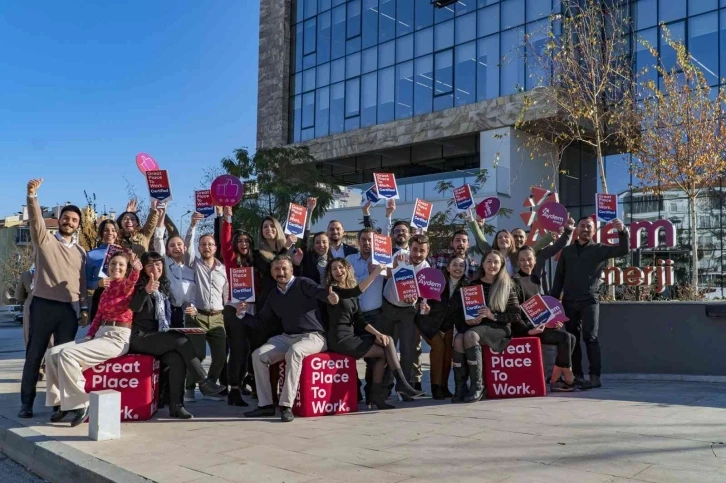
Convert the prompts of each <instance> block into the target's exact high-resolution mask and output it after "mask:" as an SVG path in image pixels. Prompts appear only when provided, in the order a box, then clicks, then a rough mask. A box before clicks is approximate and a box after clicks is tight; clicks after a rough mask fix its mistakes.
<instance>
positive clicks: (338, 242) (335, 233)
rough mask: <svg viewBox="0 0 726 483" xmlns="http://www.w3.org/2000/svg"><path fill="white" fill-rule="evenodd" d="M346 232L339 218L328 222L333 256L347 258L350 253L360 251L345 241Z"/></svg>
mask: <svg viewBox="0 0 726 483" xmlns="http://www.w3.org/2000/svg"><path fill="white" fill-rule="evenodd" d="M313 208H314V206H313ZM309 216H310V218H311V219H312V211H310V215H309ZM344 234H345V230H343V224H342V223H341V222H339V221H338V220H332V221H331V222H330V223H328V240H330V248H329V249H330V255H331V258H345V257H347V256H348V255H353V254H354V253H358V249H357V248H356V247H354V246H353V245H348V244H347V243H343V235H344ZM306 242H307V240H306Z"/></svg>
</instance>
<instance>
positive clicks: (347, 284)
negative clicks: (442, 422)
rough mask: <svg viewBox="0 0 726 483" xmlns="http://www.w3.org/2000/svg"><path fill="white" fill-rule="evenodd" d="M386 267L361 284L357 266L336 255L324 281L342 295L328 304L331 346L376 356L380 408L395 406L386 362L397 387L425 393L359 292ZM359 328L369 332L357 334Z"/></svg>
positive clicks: (374, 395)
mask: <svg viewBox="0 0 726 483" xmlns="http://www.w3.org/2000/svg"><path fill="white" fill-rule="evenodd" d="M383 270H384V267H382V266H380V265H378V266H376V267H375V268H373V271H372V272H371V274H370V275H369V276H368V278H366V279H365V280H364V281H363V282H361V283H360V284H358V283H357V281H356V278H355V271H354V270H353V266H352V265H351V264H350V262H348V261H347V260H346V259H344V258H335V259H333V260H332V261H331V262H330V264H328V266H327V267H326V270H325V282H324V285H327V286H329V287H332V288H333V291H334V292H335V293H337V294H338V296H339V297H340V302H339V303H338V304H336V305H327V306H326V307H327V309H328V324H329V325H328V350H330V351H332V352H337V353H339V354H344V355H347V356H351V357H355V358H356V359H362V358H366V359H369V358H370V359H375V360H376V363H375V366H374V368H373V386H372V389H371V403H372V404H374V405H375V406H376V407H377V408H378V409H393V408H394V406H391V405H390V404H388V403H386V399H385V396H384V391H383V387H382V386H381V383H382V382H383V373H384V371H385V369H386V365H388V367H389V368H390V369H391V371H392V372H393V374H394V376H395V378H396V382H397V384H396V391H397V392H398V393H399V394H405V395H406V396H409V397H412V398H413V397H418V396H421V395H423V392H422V391H417V390H416V389H414V388H413V387H411V386H410V385H409V383H408V381H406V378H405V377H404V375H403V371H402V370H401V364H400V363H399V362H398V354H397V353H396V347H395V344H394V342H393V340H392V339H391V338H390V337H388V336H387V335H384V334H381V333H380V332H378V331H377V330H376V329H375V328H374V327H373V326H372V325H371V324H368V323H366V322H365V320H364V319H363V313H362V312H361V310H360V304H359V303H358V296H359V295H361V294H362V293H363V292H364V291H365V290H366V289H367V288H368V286H369V285H370V284H371V283H373V281H374V280H375V278H376V277H378V276H380V274H381V273H382V272H383ZM355 329H358V332H359V333H361V332H367V333H363V334H362V335H356V331H355Z"/></svg>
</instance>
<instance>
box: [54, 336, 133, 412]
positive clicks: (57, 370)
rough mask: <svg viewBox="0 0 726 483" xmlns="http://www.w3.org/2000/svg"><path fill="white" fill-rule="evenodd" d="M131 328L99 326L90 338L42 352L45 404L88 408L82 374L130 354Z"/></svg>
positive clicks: (66, 409)
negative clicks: (91, 368)
mask: <svg viewBox="0 0 726 483" xmlns="http://www.w3.org/2000/svg"><path fill="white" fill-rule="evenodd" d="M130 338H131V329H127V328H124V327H112V326H111V327H101V328H100V329H98V332H96V337H94V338H93V339H91V340H89V341H86V342H81V343H76V342H69V343H67V344H63V345H59V346H56V347H53V348H52V349H48V351H47V352H46V353H45V377H46V390H45V405H46V406H60V407H61V410H62V411H73V410H74V409H82V408H84V407H86V406H88V394H86V390H85V386H86V378H85V377H83V371H84V370H86V369H88V368H89V367H93V366H97V365H98V364H103V363H104V362H106V361H107V360H109V359H113V358H114V357H120V356H122V355H124V354H126V353H127V352H128V351H129V339H130Z"/></svg>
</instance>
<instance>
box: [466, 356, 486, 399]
mask: <svg viewBox="0 0 726 483" xmlns="http://www.w3.org/2000/svg"><path fill="white" fill-rule="evenodd" d="M466 364H467V365H468V366H469V392H468V393H467V395H466V397H465V398H464V402H467V403H471V402H476V401H479V400H480V399H481V398H482V396H484V385H483V383H482V379H481V376H482V360H481V346H480V345H479V344H477V345H475V346H474V347H469V348H468V349H466Z"/></svg>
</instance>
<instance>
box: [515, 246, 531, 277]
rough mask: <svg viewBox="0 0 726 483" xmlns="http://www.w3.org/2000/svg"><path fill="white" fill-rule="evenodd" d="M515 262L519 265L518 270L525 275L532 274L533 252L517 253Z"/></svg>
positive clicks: (523, 251)
mask: <svg viewBox="0 0 726 483" xmlns="http://www.w3.org/2000/svg"><path fill="white" fill-rule="evenodd" d="M517 262H518V265H519V269H520V270H521V271H522V272H524V273H526V274H527V275H529V274H531V273H532V270H533V269H534V263H535V259H534V252H533V251H532V250H522V251H521V252H519V256H518V257H517Z"/></svg>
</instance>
